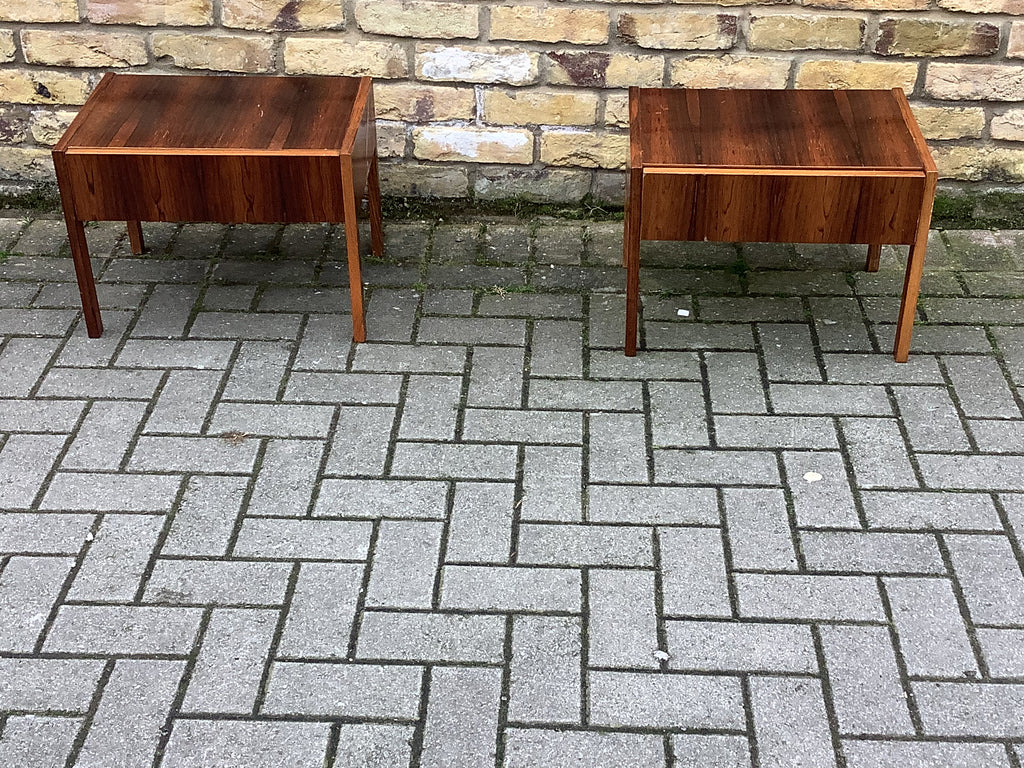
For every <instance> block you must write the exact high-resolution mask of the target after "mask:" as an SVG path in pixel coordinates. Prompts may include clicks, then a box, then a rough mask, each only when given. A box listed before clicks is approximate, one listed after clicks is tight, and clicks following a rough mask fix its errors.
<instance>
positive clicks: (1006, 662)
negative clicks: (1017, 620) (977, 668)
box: [968, 629, 1024, 678]
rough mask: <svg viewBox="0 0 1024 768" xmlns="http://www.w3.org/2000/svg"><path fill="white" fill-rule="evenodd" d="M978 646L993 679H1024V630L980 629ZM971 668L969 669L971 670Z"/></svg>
mask: <svg viewBox="0 0 1024 768" xmlns="http://www.w3.org/2000/svg"><path fill="white" fill-rule="evenodd" d="M976 633H977V637H978V644H979V645H980V646H981V653H982V656H984V658H985V663H986V664H987V665H988V671H989V674H990V675H992V676H993V677H1004V678H1021V677H1024V654H1021V652H1020V649H1021V647H1022V645H1021V644H1022V643H1024V629H978V630H976ZM969 668H970V667H968V669H969Z"/></svg>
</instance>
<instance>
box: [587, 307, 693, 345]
mask: <svg viewBox="0 0 1024 768" xmlns="http://www.w3.org/2000/svg"><path fill="white" fill-rule="evenodd" d="M625 311H626V297H625V295H621V294H620V295H618V296H592V297H591V299H590V313H589V320H590V322H589V326H588V334H587V337H588V339H589V341H590V346H591V347H611V348H612V349H621V348H622V340H623V326H622V316H623V313H624V312H625ZM646 325H647V327H648V329H649V328H650V325H651V324H650V323H647V324H646ZM672 326H673V327H672V328H671V329H669V331H670V334H671V335H670V337H669V338H670V340H671V341H675V339H674V337H675V335H676V334H675V331H676V330H678V327H677V325H676V324H675V323H673V324H672ZM648 344H650V340H649V339H648Z"/></svg>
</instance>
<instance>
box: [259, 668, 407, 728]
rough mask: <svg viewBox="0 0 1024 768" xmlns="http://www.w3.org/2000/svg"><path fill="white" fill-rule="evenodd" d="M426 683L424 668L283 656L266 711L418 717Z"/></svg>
mask: <svg viewBox="0 0 1024 768" xmlns="http://www.w3.org/2000/svg"><path fill="white" fill-rule="evenodd" d="M422 682H423V673H422V671H421V670H420V668H419V667H414V666H403V665H388V666H380V665H376V664H308V663H300V662H290V661H278V662H275V663H274V666H273V668H272V670H271V672H270V682H269V684H268V686H267V696H266V699H265V700H264V702H263V712H264V713H265V714H268V715H314V716H320V717H353V718H367V719H370V718H388V719H394V720H414V719H416V713H417V710H418V708H419V701H420V689H421V688H422Z"/></svg>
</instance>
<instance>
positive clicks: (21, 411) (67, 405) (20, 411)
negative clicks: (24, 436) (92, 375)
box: [0, 400, 86, 434]
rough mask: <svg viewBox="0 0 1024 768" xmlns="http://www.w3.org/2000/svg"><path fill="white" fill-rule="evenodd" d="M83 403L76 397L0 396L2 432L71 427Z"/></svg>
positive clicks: (37, 430) (0, 427)
mask: <svg viewBox="0 0 1024 768" xmlns="http://www.w3.org/2000/svg"><path fill="white" fill-rule="evenodd" d="M85 407H86V404H85V403H84V402H79V401H76V400H0V430H2V431H4V432H63V433H65V434H66V433H69V432H72V431H74V429H75V427H76V426H77V425H78V420H79V419H80V418H81V417H82V412H83V411H84V410H85Z"/></svg>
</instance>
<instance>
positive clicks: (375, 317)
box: [328, 288, 420, 342]
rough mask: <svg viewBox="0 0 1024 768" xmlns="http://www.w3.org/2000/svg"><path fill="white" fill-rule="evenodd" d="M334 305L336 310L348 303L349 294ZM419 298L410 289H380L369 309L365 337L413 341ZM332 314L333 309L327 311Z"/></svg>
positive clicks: (373, 339) (346, 293) (371, 295)
mask: <svg viewBox="0 0 1024 768" xmlns="http://www.w3.org/2000/svg"><path fill="white" fill-rule="evenodd" d="M339 298H340V299H341V300H340V301H335V302H333V306H334V308H335V309H337V308H340V307H345V306H347V305H348V303H349V298H348V291H344V292H343V294H342V295H341V296H340V297H339ZM419 303H420V295H419V293H417V292H416V291H414V290H411V289H409V288H404V289H392V288H377V289H375V290H374V291H373V293H372V294H370V301H369V303H368V304H367V307H366V337H367V339H369V340H371V341H405V342H408V341H412V332H413V326H414V325H415V323H416V309H417V308H418V306H419ZM328 311H330V310H328Z"/></svg>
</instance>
